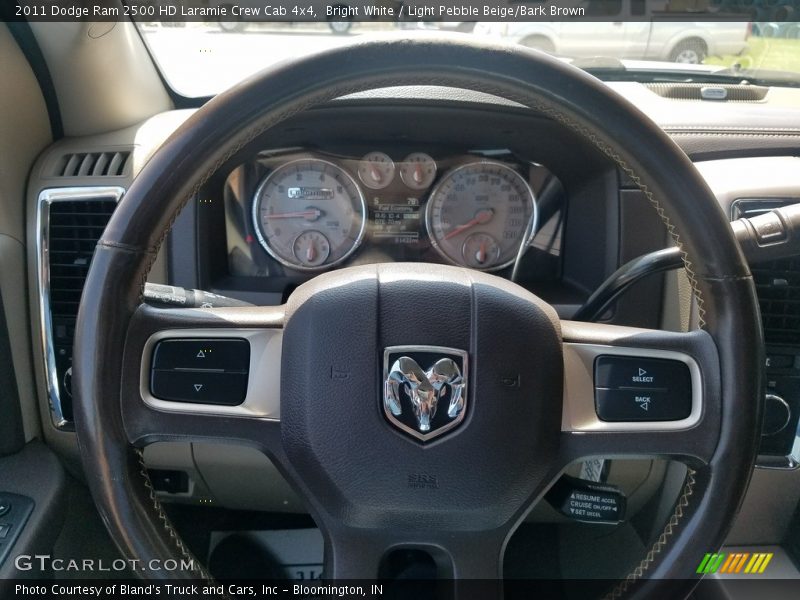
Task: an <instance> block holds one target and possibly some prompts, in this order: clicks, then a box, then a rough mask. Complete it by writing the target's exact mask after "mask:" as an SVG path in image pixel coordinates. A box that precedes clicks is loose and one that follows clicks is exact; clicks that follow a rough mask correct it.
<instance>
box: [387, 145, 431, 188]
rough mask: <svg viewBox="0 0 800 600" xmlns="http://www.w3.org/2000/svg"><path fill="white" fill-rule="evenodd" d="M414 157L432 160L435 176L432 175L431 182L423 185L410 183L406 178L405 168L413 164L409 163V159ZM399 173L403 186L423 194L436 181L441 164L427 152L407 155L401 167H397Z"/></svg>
mask: <svg viewBox="0 0 800 600" xmlns="http://www.w3.org/2000/svg"><path fill="white" fill-rule="evenodd" d="M412 156H424V157H425V158H427V159H429V160H430V163H431V164H432V165H433V174H432V175H431V180H430V181H429V182H427V183H426V182H423V183H421V184H417V183H414V182H413V181H408V180H407V179H406V176H405V175H404V170H403V166H404V165H409V164H413V163H410V162H409V160H408V159H409V158H411V157H412ZM397 171H398V172H399V173H400V180H401V181H402V182H403V184H404V185H405V186H406V187H407V188H408V189H410V190H414V191H415V192H421V191H424V190H427V189H428V188H430V187H431V185H433V182H434V181H436V175H437V174H438V172H439V164H438V163H437V162H436V159H434V158H433V157H432V156H431V155H430V154H428V153H427V152H412V153H411V154H408V155H406V156H405V157H404V158H403V160H401V161H400V164H399V166H398V167H397Z"/></svg>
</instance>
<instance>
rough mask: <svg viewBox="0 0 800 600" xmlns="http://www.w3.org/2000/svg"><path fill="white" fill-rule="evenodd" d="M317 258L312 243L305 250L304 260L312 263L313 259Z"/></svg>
mask: <svg viewBox="0 0 800 600" xmlns="http://www.w3.org/2000/svg"><path fill="white" fill-rule="evenodd" d="M316 257H317V251H316V250H315V249H314V243H313V242H312V243H311V245H310V246H309V247H308V250H306V260H307V261H308V262H309V263H311V262H314V259H315V258H316Z"/></svg>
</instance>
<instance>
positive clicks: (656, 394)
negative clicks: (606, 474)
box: [561, 321, 720, 463]
mask: <svg viewBox="0 0 800 600" xmlns="http://www.w3.org/2000/svg"><path fill="white" fill-rule="evenodd" d="M562 332H563V333H562V335H563V340H564V404H563V413H562V424H561V430H562V452H563V453H564V456H565V459H566V460H568V461H572V460H579V459H581V458H586V457H589V456H604V457H607V458H612V457H637V456H642V457H646V456H658V457H663V458H675V459H678V460H682V461H688V462H698V461H699V462H700V463H707V462H708V461H709V460H710V458H711V456H712V454H713V452H714V449H715V447H716V443H717V439H718V438H719V428H720V387H719V362H718V356H717V351H716V347H715V345H714V342H713V340H712V338H711V336H709V335H708V334H707V333H705V332H703V331H693V332H690V333H674V332H665V331H655V330H646V329H634V328H628V327H618V326H613V325H601V324H596V323H581V322H572V321H563V322H562Z"/></svg>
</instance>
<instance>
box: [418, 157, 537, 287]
mask: <svg viewBox="0 0 800 600" xmlns="http://www.w3.org/2000/svg"><path fill="white" fill-rule="evenodd" d="M483 165H485V166H490V167H500V168H501V169H504V170H506V171H508V172H510V173H511V174H512V175H513V176H514V177H516V178H517V179H518V180H519V181H520V182H521V183H522V185H523V186H524V187H525V190H526V191H527V192H528V198H529V200H530V203H531V213H530V215H529V216H528V220H527V221H526V222H525V230H527V229H528V227H529V225H530V220H531V218H533V217H534V215H535V214H536V213H537V211H538V206H537V204H536V194H534V193H533V188H531V186H530V184H529V183H528V182H527V180H526V179H525V178H524V177H523V176H522V175H520V173H518V172H517V171H516V169H514V168H513V167H511V166H509V165H507V164H505V163H503V162H500V161H496V160H475V161H470V162H467V163H464V164H463V165H459V166H458V167H455V168H453V169H450V170H449V171H447V172H446V173H444V174H443V175H442V177H441V178H440V179H439V181H438V182H437V183H436V185H435V186H434V188H433V190H432V191H431V193H430V195H429V196H428V201H427V204H426V206H425V231H426V233H427V234H428V239H429V240H430V241H431V247H432V248H433V249H434V250H436V252H437V253H438V254H439V256H441V257H442V258H444V259H445V260H446V261H447V262H448V263H449V264H451V265H455V266H457V267H464V268H465V269H472V270H473V271H485V272H491V271H500V270H502V269H506V268H508V267H510V266H511V265H513V264H514V261H515V260H516V256H514V257H512V258H511V259H510V260H508V261H506V262H504V263H501V264H498V265H492V266H490V267H484V268H478V267H470V266H468V265H466V264H464V263H463V262H460V261H457V260H454V259H453V258H451V257H450V256H448V254H447V253H446V252H445V251H444V250H443V249H442V248H441V246H440V245H439V241H438V240H437V239H436V236H435V235H434V232H433V224H432V222H431V220H432V218H433V214H432V213H433V206H434V204H435V200H436V197H437V195H438V194H439V192H440V191H441V188H442V186H443V184H444V183H446V182H447V180H448V179H450V178H451V177H452V176H453V175H455V174H456V173H458V172H459V171H462V170H464V169H468V168H472V167H475V166H483ZM523 235H525V231H523ZM535 235H536V232H535V231H529V232H528V234H527V236H525V238H524V239H523V241H522V244H523V246H525V247H527V246H529V245H530V244H531V242H532V241H533V238H534V236H535ZM517 247H519V246H517Z"/></svg>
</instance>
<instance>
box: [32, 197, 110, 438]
mask: <svg viewBox="0 0 800 600" xmlns="http://www.w3.org/2000/svg"><path fill="white" fill-rule="evenodd" d="M124 193H125V188H122V187H119V186H98V187H89V186H87V187H64V188H48V189H45V190H42V191H41V192H40V193H39V200H38V203H37V207H36V261H37V265H36V266H37V283H38V290H37V293H38V297H39V331H40V335H41V340H40V341H41V344H42V351H43V354H44V356H43V359H44V378H45V386H46V387H47V399H48V405H49V407H50V418H51V420H52V422H53V425H54V426H55V427H56V429H72V423H71V422H70V421H68V420H67V419H66V418H64V411H63V408H62V406H61V397H60V394H59V389H58V371H57V370H56V356H55V349H54V348H53V322H52V318H51V312H50V261H49V250H50V238H49V226H50V204H52V203H53V202H61V201H65V200H72V201H75V200H114V201H115V202H119V200H120V198H122V196H123V194H124Z"/></svg>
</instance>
